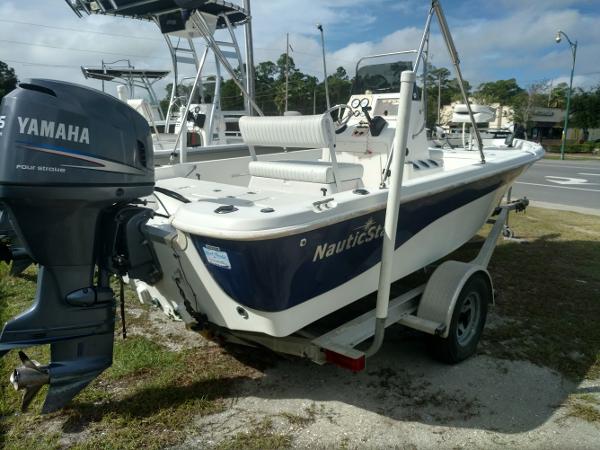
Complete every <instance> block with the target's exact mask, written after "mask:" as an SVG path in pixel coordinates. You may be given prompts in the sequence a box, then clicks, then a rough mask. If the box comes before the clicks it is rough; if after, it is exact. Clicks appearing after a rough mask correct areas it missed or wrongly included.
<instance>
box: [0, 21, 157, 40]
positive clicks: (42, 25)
mask: <svg viewBox="0 0 600 450" xmlns="http://www.w3.org/2000/svg"><path fill="white" fill-rule="evenodd" d="M0 22H5V23H14V24H19V25H29V26H32V27H41V28H49V29H52V30H62V31H74V32H76V33H88V34H100V35H102V36H114V37H124V38H131V39H142V40H146V41H162V39H158V38H152V37H148V36H132V35H129V34H118V33H106V32H103V31H92V30H81V29H77V28H69V27H58V26H54V25H46V24H42V23H33V22H21V21H18V20H7V19H0Z"/></svg>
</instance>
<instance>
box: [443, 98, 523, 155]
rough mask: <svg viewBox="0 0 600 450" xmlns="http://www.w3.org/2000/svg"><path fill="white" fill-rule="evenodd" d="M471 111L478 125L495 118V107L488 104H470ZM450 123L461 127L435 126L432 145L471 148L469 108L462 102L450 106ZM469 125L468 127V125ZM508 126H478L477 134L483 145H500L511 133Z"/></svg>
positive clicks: (472, 145) (472, 146) (472, 142)
mask: <svg viewBox="0 0 600 450" xmlns="http://www.w3.org/2000/svg"><path fill="white" fill-rule="evenodd" d="M470 107H471V111H472V112H473V119H474V120H475V123H476V124H478V125H477V126H478V127H481V125H482V124H489V123H490V122H493V121H494V120H495V119H496V109H495V108H492V107H491V106H488V105H478V104H472V105H470ZM450 123H451V124H452V125H461V129H458V128H452V127H450V128H449V129H448V130H446V129H444V128H442V127H439V126H438V127H436V136H435V137H434V139H433V141H432V142H433V145H434V146H435V147H440V148H457V147H458V148H463V149H465V148H466V149H469V150H472V149H473V148H475V146H474V140H475V136H474V132H473V130H472V129H471V128H470V124H471V117H470V116H469V108H467V105H466V104H464V103H458V104H456V105H454V106H453V108H452V119H451V121H450ZM468 126H469V127H468ZM511 133H512V132H511V130H509V129H508V128H498V129H494V128H479V135H480V136H481V138H482V139H483V143H484V145H492V146H498V145H502V140H505V139H506V138H508V137H509V136H510V135H511Z"/></svg>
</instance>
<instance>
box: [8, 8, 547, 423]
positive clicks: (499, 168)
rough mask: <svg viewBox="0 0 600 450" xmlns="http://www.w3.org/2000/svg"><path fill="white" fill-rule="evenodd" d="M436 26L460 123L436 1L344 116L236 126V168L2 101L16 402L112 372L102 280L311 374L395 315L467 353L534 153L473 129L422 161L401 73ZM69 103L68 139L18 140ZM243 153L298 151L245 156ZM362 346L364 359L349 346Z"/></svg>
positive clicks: (411, 80) (418, 98)
mask: <svg viewBox="0 0 600 450" xmlns="http://www.w3.org/2000/svg"><path fill="white" fill-rule="evenodd" d="M123 2H124V0H120V1H118V0H115V1H114V2H113V1H111V2H110V3H111V4H112V3H116V4H117V5H119V4H121V3H123ZM104 3H108V2H104ZM104 3H103V2H98V8H100V7H107V5H106V4H104ZM144 3H145V4H146V3H149V2H144ZM161 4H162V5H163V7H165V8H167V9H168V8H171V9H176V8H179V7H181V5H183V4H185V6H186V10H187V12H186V14H187V13H189V14H187V15H188V16H189V17H190V19H188V20H191V18H192V17H194V16H197V15H201V14H202V11H203V10H202V9H200V10H196V11H194V7H195V5H198V7H200V8H206V6H207V5H212V4H217V2H211V1H210V0H209V1H205V0H202V1H195V0H185V1H184V0H174V1H173V2H169V1H167V0H161ZM218 4H221V2H218ZM434 16H435V17H437V18H438V22H439V24H440V28H441V30H442V35H443V36H444V40H445V42H446V45H447V47H448V50H449V53H450V56H451V58H452V60H453V62H454V64H455V69H456V76H457V79H458V80H459V84H460V86H461V88H462V92H463V96H464V97H465V103H466V105H467V110H468V115H469V117H470V120H471V123H472V125H476V123H475V120H474V117H473V116H474V114H473V111H472V110H471V109H470V107H469V103H468V100H467V98H466V94H465V91H464V87H463V84H462V75H461V71H460V66H459V63H458V57H457V54H456V50H455V47H454V44H453V41H452V37H451V35H450V32H449V29H448V26H447V24H446V21H445V18H444V14H443V11H442V8H441V5H440V3H439V1H437V0H434V1H433V2H432V6H431V9H430V11H429V14H428V16H427V20H426V24H425V27H424V32H423V37H422V39H421V41H420V42H419V45H418V47H417V48H416V49H414V50H406V51H400V52H394V54H393V55H391V56H392V57H394V58H397V59H396V61H395V62H393V63H389V64H387V65H386V64H383V63H378V64H374V65H373V67H371V69H370V68H369V66H365V67H363V68H361V70H360V74H361V80H360V81H361V83H360V84H359V87H358V88H357V89H358V90H357V91H356V92H355V93H354V94H353V95H352V97H351V98H350V100H349V102H348V104H347V105H337V106H334V107H332V108H331V109H330V110H328V111H327V112H326V113H324V114H319V115H313V116H283V117H263V116H249V115H248V116H244V117H242V118H241V119H240V121H239V125H240V131H241V136H242V139H243V141H244V144H245V145H247V147H248V152H249V154H248V155H247V156H244V157H239V158H227V159H220V160H214V161H199V162H182V163H180V164H176V165H171V166H165V167H157V168H154V163H153V152H152V141H151V138H150V129H149V127H148V124H147V121H146V120H145V119H144V118H143V117H142V116H140V115H139V114H137V113H136V112H135V111H133V110H132V109H131V108H129V107H127V106H126V105H125V104H123V103H121V102H118V101H117V100H115V99H114V98H112V97H110V96H107V95H103V94H102V93H99V92H97V91H94V90H91V89H88V88H83V87H78V86H75V85H71V84H67V83H60V82H53V81H48V80H31V81H25V82H22V83H21V84H20V87H19V88H18V89H17V90H16V91H14V92H13V93H11V94H9V95H8V96H7V97H5V99H4V100H3V103H2V107H1V110H0V114H5V113H6V115H7V117H8V118H9V120H7V126H6V129H5V133H4V140H3V141H0V161H2V164H0V200H1V201H2V202H3V203H4V204H5V205H6V207H7V208H9V209H10V210H11V211H12V215H13V216H14V217H15V220H16V221H17V222H18V224H19V226H18V227H16V228H17V230H18V232H19V234H20V237H21V238H22V239H23V241H24V242H26V243H27V246H28V248H30V249H31V251H32V256H33V257H34V259H35V260H36V261H38V262H39V263H40V265H41V268H40V273H39V275H38V284H39V287H38V291H37V296H36V299H35V303H34V306H33V308H31V309H30V310H29V311H27V312H26V313H24V314H22V315H20V316H18V317H17V318H15V319H13V320H11V321H9V322H7V323H6V325H5V327H4V329H3V332H2V334H1V335H0V354H2V353H6V352H8V351H10V350H12V349H19V348H23V347H26V346H33V345H42V344H50V345H51V348H52V360H51V362H50V363H49V364H48V365H41V364H39V363H35V362H33V361H31V360H30V359H29V358H28V357H27V356H26V355H25V354H24V353H21V360H22V361H23V366H22V367H20V368H18V369H16V370H15V372H14V373H13V376H12V383H13V385H14V386H15V388H16V389H23V390H25V396H24V406H25V407H26V406H27V404H28V403H29V402H30V400H31V398H33V396H34V395H35V394H36V393H37V392H38V391H39V390H40V388H41V387H42V386H43V385H45V384H50V389H49V391H48V395H47V397H46V401H45V404H44V407H43V412H49V411H53V410H56V409H58V408H61V407H63V406H64V405H66V404H67V403H68V402H69V401H70V399H71V398H72V397H73V396H74V395H76V394H77V393H78V392H79V391H80V390H81V389H83V388H84V387H85V386H86V385H87V383H89V382H90V381H91V380H93V379H94V378H95V377H97V376H98V374H100V373H101V372H102V371H103V370H104V369H105V368H106V367H109V366H110V364H111V363H112V346H113V339H114V325H115V308H116V299H115V296H114V292H113V291H112V289H111V287H110V283H109V280H110V275H111V274H116V275H118V276H119V277H126V280H128V281H129V282H130V283H131V284H132V285H133V286H134V287H135V289H136V291H137V293H138V295H139V297H140V299H141V300H142V301H144V302H151V303H154V304H157V305H159V306H160V307H161V308H162V310H163V311H164V312H165V314H167V315H169V316H171V317H173V318H175V319H179V320H182V321H184V322H186V323H187V324H189V325H190V327H191V328H193V329H196V330H198V331H199V332H201V333H203V334H204V335H205V336H207V337H210V338H214V339H217V340H225V341H229V342H235V343H238V344H239V343H241V344H245V345H250V346H252V345H254V346H266V347H268V348H272V349H274V350H276V351H281V352H286V353H290V354H295V355H299V356H304V357H308V358H310V359H312V360H313V361H315V362H318V363H321V364H322V363H325V362H334V363H336V364H338V365H341V366H344V367H348V368H351V369H352V370H361V369H363V368H364V367H365V360H366V358H368V357H370V356H372V355H373V354H375V353H376V352H377V350H378V349H379V347H380V346H381V343H382V341H383V337H384V333H385V328H386V327H387V326H389V325H391V324H393V323H401V324H403V325H406V326H409V327H412V328H415V329H418V330H421V331H424V332H426V333H429V334H431V335H432V336H433V337H435V338H436V342H437V348H438V349H439V352H440V357H441V358H442V359H443V360H445V361H447V362H458V361H461V360H463V359H465V358H467V357H469V356H470V355H472V354H473V353H474V352H475V350H476V346H477V342H478V340H479V336H480V335H481V331H482V329H483V326H484V323H485V315H486V311H487V304H488V303H489V302H491V301H492V300H493V290H492V282H491V276H490V274H489V273H488V271H487V269H486V267H487V263H488V262H489V259H490V257H491V252H492V251H493V248H494V245H495V242H496V238H497V236H498V233H499V232H500V230H502V227H503V226H504V222H505V219H506V217H507V214H508V211H510V210H515V209H516V210H519V209H523V208H524V207H525V206H526V201H524V200H523V201H519V202H512V203H510V204H508V205H506V204H503V203H502V199H503V196H504V194H505V193H506V191H507V190H508V189H509V187H510V186H511V184H512V183H513V182H514V180H515V179H516V178H517V177H518V176H519V175H521V174H522V173H523V172H524V171H525V170H527V168H528V167H529V166H531V165H532V164H533V163H534V162H535V161H537V160H538V159H540V158H541V157H542V156H543V153H544V151H543V149H542V147H541V146H539V145H538V144H536V143H533V142H528V141H524V140H518V139H515V140H514V141H513V142H512V144H511V147H510V148H505V147H502V148H500V147H496V148H493V147H485V148H484V146H483V143H482V139H481V137H480V136H479V134H478V133H477V128H476V127H474V129H475V136H476V139H477V150H476V151H470V150H466V149H462V150H458V149H456V150H454V151H452V152H444V151H439V150H432V149H430V147H429V144H428V141H427V137H426V132H425V114H424V108H423V99H422V93H423V92H424V91H423V89H422V88H420V87H419V86H417V84H416V79H417V73H418V71H419V68H423V67H426V53H427V52H426V47H427V43H428V40H429V33H430V27H431V21H432V19H433V17H434ZM387 56H388V57H389V56H390V55H387ZM381 57H383V55H372V56H370V57H368V58H362V60H363V61H364V60H365V59H379V58H381ZM357 73H358V71H357ZM423 78H425V77H423ZM72 98H76V99H78V101H77V102H70V101H69V100H68V99H72ZM32 103H34V104H35V105H36V108H33V109H32V108H31V106H30V105H31V104H32ZM88 105H95V106H96V108H95V109H93V110H90V108H89V107H88ZM65 109H68V110H69V111H70V115H69V117H70V118H71V119H70V121H71V122H73V123H69V124H66V123H65V124H55V128H56V130H58V129H59V128H60V127H61V125H62V127H63V128H65V127H67V128H69V127H71V128H72V129H73V130H74V129H75V127H78V128H77V133H75V132H73V136H71V134H69V136H71V137H72V139H70V140H69V141H68V142H66V141H65V139H64V136H63V135H59V133H58V131H56V130H55V131H56V133H54V134H52V136H39V135H35V133H30V132H29V131H30V130H31V129H34V128H37V127H38V125H37V122H40V123H41V121H42V120H47V119H44V118H43V117H44V115H49V116H50V117H65V116H64V115H62V111H63V110H65ZM105 111H112V113H111V114H106V113H105ZM17 117H20V119H19V120H17ZM333 117H336V119H335V120H334V119H333ZM34 122H35V123H36V125H35V126H33V125H31V124H32V123H34ZM46 127H48V125H46ZM63 134H64V133H63ZM92 142H93V143H94V145H93V146H92V145H90V143H92ZM258 146H275V147H287V148H296V149H300V150H297V151H295V152H293V153H290V154H285V153H277V154H267V155H257V153H256V147H258ZM13 147H16V148H18V149H19V151H18V152H17V151H14V148H13ZM32 161H36V165H35V166H34V165H33V164H31V162H32ZM15 167H21V169H19V170H15ZM37 167H43V168H45V169H44V170H42V171H40V170H38V169H37ZM493 217H495V218H493ZM40 218H47V220H45V219H44V220H40ZM489 220H493V221H494V223H495V224H494V227H493V229H492V232H491V233H490V236H489V237H488V239H487V240H486V243H485V244H484V246H483V247H482V250H481V252H480V254H479V255H478V257H477V258H476V259H475V260H474V261H472V262H470V263H464V262H459V261H446V262H444V263H442V264H440V265H439V266H438V267H437V268H436V269H435V271H434V272H433V274H432V275H431V277H430V278H429V280H428V281H427V283H426V285H424V286H421V287H418V288H414V289H412V290H410V291H409V292H406V293H404V294H402V295H401V296H399V297H397V298H390V284H391V282H393V281H396V280H399V279H403V278H404V277H406V276H408V275H410V274H412V273H414V272H416V271H418V270H420V269H423V268H424V267H427V266H429V265H431V264H433V263H436V262H438V261H439V260H440V259H442V258H444V257H446V256H447V255H449V254H450V253H451V252H453V251H454V250H456V249H457V248H459V247H460V246H462V245H463V244H464V243H466V242H467V241H469V240H470V239H471V238H472V237H473V236H474V235H475V234H476V233H477V232H478V231H479V230H480V228H481V227H482V226H483V225H484V224H485V223H486V222H488V221H489ZM47 224H50V226H48V225H47ZM72 229H77V230H78V233H76V234H74V233H71V232H70V230H72ZM49 236H52V239H49ZM59 249H60V250H59ZM94 275H95V276H94ZM375 291H376V292H377V302H376V305H375V308H374V309H372V310H369V311H367V312H365V313H364V314H363V315H360V316H358V317H355V318H354V319H352V320H350V321H349V322H347V323H344V324H342V325H341V326H340V327H338V328H335V329H333V330H330V331H328V332H325V333H323V334H320V335H318V336H315V335H312V334H311V333H309V332H308V331H307V330H308V328H309V327H310V325H312V324H315V323H316V322H318V321H320V320H321V319H323V318H324V317H326V316H330V315H331V314H332V313H337V312H338V311H341V310H342V309H343V308H344V307H346V306H349V305H352V304H355V303H357V302H358V301H359V300H360V299H362V298H363V297H364V296H366V295H367V294H370V293H373V292H375ZM122 305H123V303H122ZM122 307H123V306H122ZM40 330H43V331H40ZM371 337H373V338H374V339H373V342H372V344H371V345H370V346H369V348H368V349H366V350H365V349H361V348H357V345H358V344H360V343H361V342H364V341H366V340H368V339H369V338H371Z"/></svg>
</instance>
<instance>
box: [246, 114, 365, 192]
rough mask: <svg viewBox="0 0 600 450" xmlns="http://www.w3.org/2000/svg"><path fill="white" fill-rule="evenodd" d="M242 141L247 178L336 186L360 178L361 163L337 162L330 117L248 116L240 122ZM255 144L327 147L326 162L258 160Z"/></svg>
mask: <svg viewBox="0 0 600 450" xmlns="http://www.w3.org/2000/svg"><path fill="white" fill-rule="evenodd" d="M240 131H241V133H242V139H243V141H244V143H245V144H247V145H248V147H249V148H250V152H251V154H252V159H253V161H251V162H250V164H249V167H248V168H249V172H250V175H252V176H254V177H263V178H275V179H283V180H291V181H300V182H307V183H320V184H335V185H336V187H337V190H338V191H340V190H341V182H342V181H347V180H352V179H358V178H361V177H362V172H363V168H362V166H361V165H360V164H348V163H341V164H340V163H338V162H337V159H336V156H335V129H334V126H333V120H332V118H331V116H330V115H329V114H320V115H313V116H275V117H249V116H244V117H242V118H241V119H240ZM256 145H261V146H272V147H286V148H328V149H329V153H330V156H331V163H330V162H326V161H300V160H286V161H257V158H256V152H255V151H254V147H255V146H256Z"/></svg>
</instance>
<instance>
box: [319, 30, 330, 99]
mask: <svg viewBox="0 0 600 450" xmlns="http://www.w3.org/2000/svg"><path fill="white" fill-rule="evenodd" d="M317 29H318V30H319V31H320V32H321V48H322V49H323V76H324V78H325V101H326V102H327V109H329V108H331V103H330V102H329V84H328V81H327V62H326V60H325V36H324V33H323V25H321V24H320V23H319V24H317Z"/></svg>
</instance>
